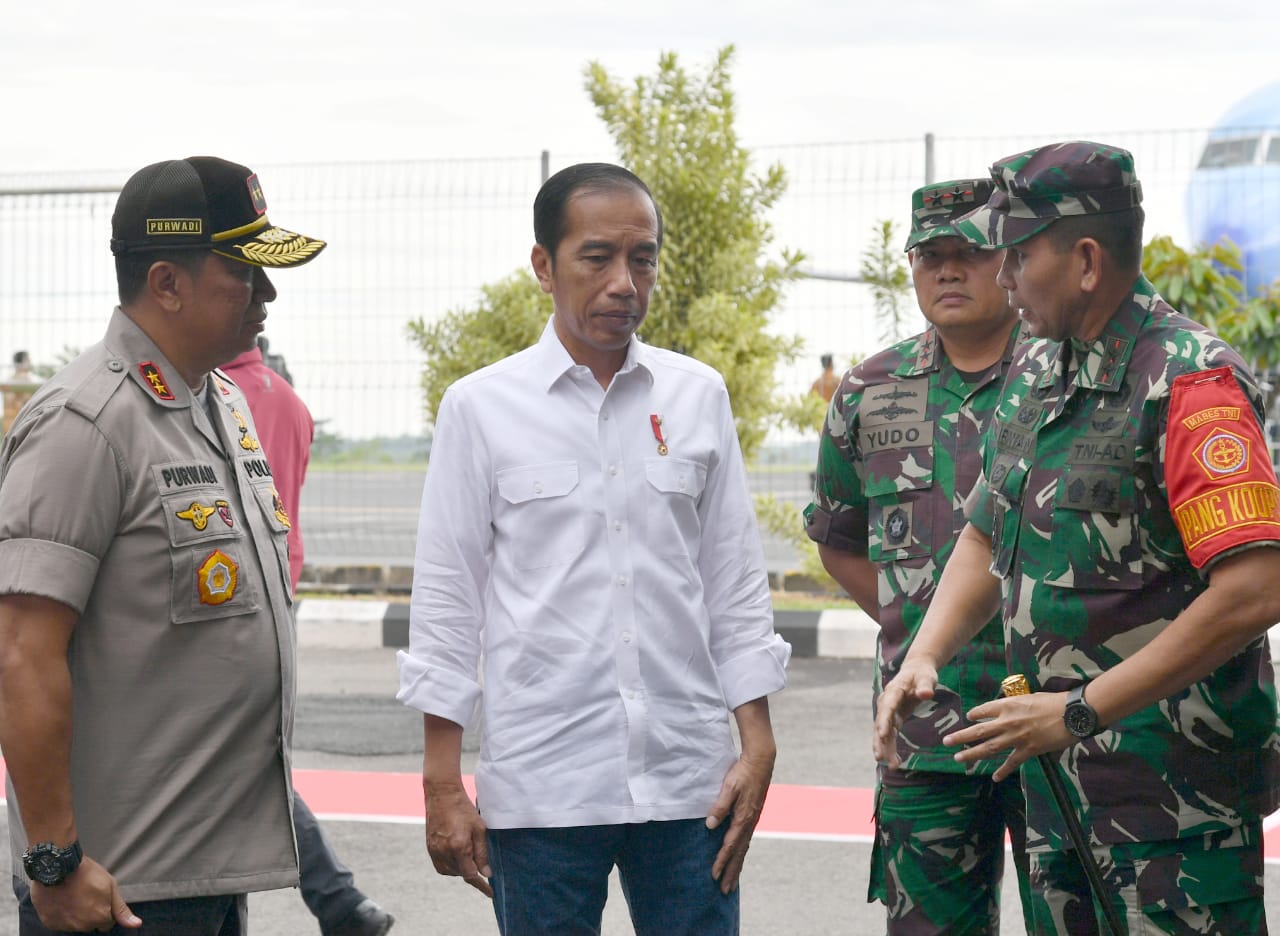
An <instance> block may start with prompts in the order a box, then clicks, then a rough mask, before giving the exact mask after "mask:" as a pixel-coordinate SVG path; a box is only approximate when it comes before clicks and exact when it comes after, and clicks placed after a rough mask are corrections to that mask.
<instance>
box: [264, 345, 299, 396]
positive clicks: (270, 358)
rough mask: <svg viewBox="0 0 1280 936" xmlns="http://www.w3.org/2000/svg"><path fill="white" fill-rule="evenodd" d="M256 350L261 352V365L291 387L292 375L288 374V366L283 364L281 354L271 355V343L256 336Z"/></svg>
mask: <svg viewBox="0 0 1280 936" xmlns="http://www.w3.org/2000/svg"><path fill="white" fill-rule="evenodd" d="M258 350H259V351H261V352H262V363H263V364H265V365H266V366H267V367H269V368H271V370H273V371H275V372H276V373H277V374H279V375H280V376H281V377H283V378H284V380H285V383H287V384H288V385H289V386H291V387H292V386H293V374H291V373H289V365H288V364H286V363H285V362H284V355H283V354H272V353H271V342H269V341H267V338H266V336H265V335H259V336H258Z"/></svg>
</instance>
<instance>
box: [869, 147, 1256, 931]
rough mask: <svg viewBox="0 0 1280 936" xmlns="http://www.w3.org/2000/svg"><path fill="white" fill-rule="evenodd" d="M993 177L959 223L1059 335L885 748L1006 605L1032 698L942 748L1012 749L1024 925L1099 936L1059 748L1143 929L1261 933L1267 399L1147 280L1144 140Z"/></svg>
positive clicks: (1110, 881) (1107, 870) (1221, 346)
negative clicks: (1051, 784)
mask: <svg viewBox="0 0 1280 936" xmlns="http://www.w3.org/2000/svg"><path fill="white" fill-rule="evenodd" d="M992 175H993V177H994V179H995V182H996V185H997V190H996V191H995V193H994V194H993V195H992V196H991V198H990V200H989V201H988V203H987V205H986V206H985V207H984V208H982V209H980V210H978V211H976V212H975V213H974V214H973V215H972V216H970V217H969V218H967V219H965V220H964V221H962V222H961V229H962V231H963V232H964V233H965V234H966V235H969V236H972V238H973V239H974V240H975V242H980V243H985V244H988V245H990V246H991V247H996V248H1001V247H1002V248H1006V250H1005V254H1004V260H1003V264H1002V266H1001V270H1000V280H999V281H1000V283H1001V285H1003V286H1004V287H1005V288H1007V289H1009V290H1010V291H1011V294H1012V296H1013V299H1014V301H1015V302H1017V304H1018V305H1019V306H1020V307H1022V317H1023V320H1024V323H1025V325H1024V327H1025V328H1026V329H1027V330H1028V331H1029V332H1030V334H1031V335H1033V336H1034V337H1035V338H1037V339H1043V340H1036V341H1029V342H1027V343H1025V344H1023V345H1022V346H1020V347H1019V348H1018V351H1017V353H1016V355H1015V358H1014V361H1013V364H1012V367H1011V368H1010V371H1009V375H1008V377H1007V380H1006V383H1005V388H1004V392H1003V394H1002V396H1001V399H1000V403H999V405H998V406H997V409H996V414H995V419H994V421H993V423H992V426H991V430H990V435H989V436H988V439H987V443H986V449H985V456H984V478H983V481H982V482H981V483H980V484H979V486H978V492H977V497H976V498H975V501H974V505H973V509H972V511H971V513H970V518H969V519H970V523H969V526H967V527H966V528H965V530H964V532H963V533H962V534H961V536H960V539H959V541H958V542H957V544H956V549H955V552H954V553H953V554H952V558H951V562H950V564H949V565H948V568H947V571H946V574H945V575H944V576H943V579H942V583H941V585H940V586H939V589H938V592H937V594H936V596H935V599H934V602H933V605H932V607H931V608H930V611H929V614H928V615H927V616H926V620H925V622H924V624H923V625H922V627H921V631H920V634H919V636H918V637H917V639H916V641H915V644H914V645H913V647H912V649H911V652H910V653H909V655H908V657H907V659H906V660H905V661H904V663H903V666H902V669H901V671H900V673H899V675H898V677H897V678H896V679H895V680H894V682H893V683H891V684H890V685H888V686H887V687H886V689H885V692H884V694H883V695H882V696H881V700H880V710H879V713H878V718H877V723H876V738H875V746H876V747H877V749H878V750H883V751H885V752H886V753H887V754H888V755H889V756H890V758H891V759H892V756H893V754H892V748H891V747H889V745H891V744H892V739H893V735H894V730H895V725H896V723H898V722H899V721H900V720H901V719H903V718H904V717H907V716H908V713H909V712H910V710H911V709H912V708H914V707H915V705H916V704H917V700H919V699H929V698H930V697H931V696H932V695H933V693H934V690H933V686H934V684H935V683H936V681H937V675H936V667H937V666H938V665H939V664H940V663H941V662H942V661H945V660H946V659H948V658H949V657H950V656H951V653H952V652H953V650H954V648H955V647H957V646H960V645H961V644H962V643H963V641H965V639H966V638H967V635H968V634H969V633H972V632H974V631H976V630H977V629H978V628H979V627H981V626H982V625H983V624H984V623H985V620H986V618H985V613H986V611H987V610H988V609H989V608H993V607H996V606H999V605H1002V606H1003V614H1004V625H1005V645H1006V648H1007V652H1008V658H1009V668H1010V671H1011V672H1015V673H1016V672H1022V673H1025V674H1026V676H1027V679H1028V681H1029V683H1030V686H1031V689H1032V690H1033V693H1032V694H1031V695H1025V696H1019V697H1017V698H1011V699H1003V700H998V701H994V702H989V703H987V704H985V705H980V706H978V707H977V708H975V709H973V710H972V711H970V712H969V718H970V719H971V720H972V721H973V722H974V724H972V725H971V726H969V727H966V728H964V729H963V730H960V731H956V732H954V733H952V734H950V735H949V736H948V737H947V742H948V743H949V744H953V745H957V746H958V745H967V747H966V748H965V749H963V750H961V751H960V753H958V754H957V759H958V760H960V761H962V762H963V763H973V762H975V761H976V760H979V759H984V758H995V759H997V760H1002V761H1003V763H1002V764H1001V766H1000V768H999V770H997V772H996V774H995V776H996V777H1003V776H1006V775H1010V774H1012V773H1013V772H1014V771H1015V770H1017V769H1019V767H1020V768H1021V772H1022V778H1023V784H1024V787H1025V789H1026V792H1027V827H1028V828H1027V836H1028V848H1029V850H1030V851H1031V852H1032V855H1031V858H1032V886H1033V890H1034V899H1033V912H1034V914H1035V920H1034V925H1033V927H1032V928H1033V931H1034V932H1036V933H1062V934H1068V933H1069V934H1072V936H1075V934H1081V933H1095V932H1098V922H1097V917H1096V908H1095V905H1094V904H1093V899H1092V898H1091V895H1090V891H1089V888H1088V885H1087V882H1086V880H1085V878H1084V876H1083V873H1082V868H1081V865H1080V863H1079V862H1078V861H1077V860H1076V856H1075V855H1074V854H1073V853H1072V852H1071V851H1070V849H1069V846H1068V844H1067V842H1066V838H1065V834H1064V825H1063V821H1062V818H1061V817H1060V816H1059V815H1058V813H1057V810H1056V807H1055V804H1054V802H1053V800H1052V799H1051V797H1050V794H1049V791H1048V788H1047V784H1046V782H1045V774H1044V772H1043V770H1042V765H1041V763H1040V762H1039V761H1038V760H1037V759H1036V757H1035V756H1036V755H1038V754H1041V753H1047V754H1049V755H1050V756H1049V757H1048V758H1047V759H1046V760H1047V761H1048V763H1049V764H1050V766H1051V767H1052V768H1053V769H1055V770H1057V771H1059V772H1060V773H1061V775H1062V777H1063V779H1064V780H1065V784H1066V787H1067V792H1068V798H1069V799H1070V800H1071V801H1072V803H1071V806H1072V809H1073V811H1074V812H1075V813H1076V814H1077V815H1078V816H1079V818H1080V820H1081V823H1082V825H1083V827H1084V830H1085V834H1086V835H1088V836H1089V840H1090V845H1091V851H1092V852H1093V856H1094V859H1095V860H1096V862H1097V863H1098V865H1099V866H1100V870H1101V873H1102V876H1103V878H1104V891H1105V892H1106V894H1105V899H1108V900H1109V901H1110V902H1111V905H1112V906H1113V907H1114V908H1115V910H1116V911H1117V912H1118V913H1119V914H1120V915H1121V916H1123V917H1124V918H1125V921H1126V923H1127V926H1128V929H1129V931H1130V932H1135V933H1139V932H1140V933H1152V932H1158V933H1179V934H1182V933H1224V934H1237V933H1249V934H1257V933H1265V932H1266V918H1265V912H1264V909H1263V903H1262V871H1263V868H1262V828H1261V818H1262V817H1263V816H1265V815H1266V814H1267V813H1269V812H1270V811H1272V810H1273V809H1274V808H1275V807H1276V798H1277V797H1276V792H1277V769H1276V768H1277V763H1278V760H1277V755H1278V753H1280V739H1278V738H1277V735H1276V700H1275V686H1274V677H1273V673H1272V668H1271V655H1270V648H1269V647H1268V643H1267V638H1266V631H1267V628H1268V626H1269V625H1271V624H1272V623H1274V622H1275V621H1276V620H1277V619H1280V589H1277V588H1276V587H1275V583H1276V581H1277V580H1278V579H1280V550H1277V549H1274V548H1263V547H1274V546H1277V545H1280V511H1278V510H1277V503H1278V501H1280V488H1277V484H1276V477H1275V473H1274V471H1273V469H1272V466H1271V463H1270V460H1269V458H1268V456H1267V448H1266V445H1265V442H1264V440H1263V435H1262V429H1261V421H1262V397H1261V394H1260V393H1259V391H1258V387H1257V385H1256V384H1255V382H1254V379H1253V377H1252V375H1251V374H1250V372H1249V369H1248V367H1246V365H1245V363H1244V362H1243V361H1242V360H1241V358H1240V357H1239V355H1237V354H1236V353H1235V351H1233V350H1232V349H1231V348H1230V347H1229V346H1228V345H1226V344H1225V343H1224V342H1223V341H1221V340H1220V339H1219V338H1217V337H1216V336H1215V335H1213V334H1212V333H1211V332H1209V331H1208V330H1207V329H1205V328H1204V327H1202V326H1200V325H1198V324H1196V323H1195V322H1192V321H1190V320H1189V319H1187V318H1185V317H1184V316H1182V315H1180V314H1178V313H1177V312H1175V311H1174V310H1173V309H1171V308H1170V307H1169V306H1168V304H1166V303H1165V302H1164V300H1162V299H1161V298H1160V297H1159V296H1158V295H1156V293H1155V291H1154V290H1153V289H1152V286H1151V284H1150V283H1149V282H1148V281H1147V280H1146V279H1145V278H1144V277H1143V276H1142V275H1141V272H1140V265H1141V255H1142V220H1143V215H1142V209H1141V207H1140V204H1139V203H1140V201H1141V188H1140V186H1139V183H1138V181H1137V179H1136V177H1135V174H1134V168H1133V159H1132V156H1131V155H1130V154H1129V153H1127V152H1126V151H1124V150H1121V149H1116V148H1114V147H1110V146H1103V145H1099V144H1094V143H1083V142H1075V143H1065V144H1059V145H1056V146H1047V147H1042V148H1039V149H1036V150H1031V151H1029V152H1026V153H1021V154H1018V155H1016V156H1012V157H1009V158H1007V159H1004V160H1001V161H1000V162H998V163H997V164H996V165H995V166H993V167H992ZM988 569H989V570H990V571H989V572H988ZM1086 690H1087V692H1086ZM979 720H981V721H979Z"/></svg>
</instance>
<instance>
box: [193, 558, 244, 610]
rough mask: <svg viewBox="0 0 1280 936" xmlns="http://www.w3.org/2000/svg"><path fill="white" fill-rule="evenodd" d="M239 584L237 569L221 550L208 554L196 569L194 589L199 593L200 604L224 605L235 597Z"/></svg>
mask: <svg viewBox="0 0 1280 936" xmlns="http://www.w3.org/2000/svg"><path fill="white" fill-rule="evenodd" d="M239 582H240V569H239V567H238V566H237V565H236V563H235V560H234V559H232V558H231V557H230V556H228V555H227V554H226V553H224V552H223V551H222V550H221V549H215V550H214V551H213V552H211V553H209V555H208V556H207V557H206V558H205V560H204V562H202V563H200V568H198V569H196V588H197V589H198V590H199V592H200V603H201V604H207V605H220V604H225V603H226V602H228V601H230V600H231V599H232V598H234V597H235V594H236V585H238V584H239Z"/></svg>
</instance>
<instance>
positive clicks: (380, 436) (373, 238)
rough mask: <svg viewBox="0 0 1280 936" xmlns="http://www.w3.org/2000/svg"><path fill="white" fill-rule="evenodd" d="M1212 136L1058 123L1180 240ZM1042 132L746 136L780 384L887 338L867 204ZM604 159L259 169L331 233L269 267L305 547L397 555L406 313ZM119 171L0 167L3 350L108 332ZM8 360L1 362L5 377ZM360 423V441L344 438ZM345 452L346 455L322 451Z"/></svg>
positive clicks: (62, 347) (469, 297) (323, 553)
mask: <svg viewBox="0 0 1280 936" xmlns="http://www.w3.org/2000/svg"><path fill="white" fill-rule="evenodd" d="M1207 135H1208V133H1207V131H1204V130H1181V131H1180V130H1169V131H1162V132H1140V133H1139V132H1094V133H1083V134H1064V135H1063V136H1064V138H1066V137H1068V136H1083V137H1085V138H1090V139H1101V140H1105V141H1106V142H1108V143H1113V144H1115V145H1119V146H1124V147H1126V148H1128V149H1130V150H1131V151H1132V152H1133V153H1134V156H1135V159H1136V162H1137V167H1138V172H1139V176H1140V177H1141V179H1142V182H1143V188H1144V193H1145V205H1146V208H1147V218H1148V221H1147V236H1148V237H1150V236H1153V235H1156V234H1170V235H1172V236H1173V237H1174V238H1175V239H1176V240H1178V242H1179V243H1183V244H1187V243H1188V240H1189V237H1190V235H1189V233H1188V227H1187V224H1186V222H1185V221H1184V216H1185V205H1186V201H1187V192H1188V186H1189V184H1191V183H1192V181H1193V177H1194V176H1195V175H1199V174H1198V173H1196V171H1195V170H1196V167H1197V164H1198V162H1199V161H1200V159H1201V154H1202V151H1203V150H1204V147H1205V141H1206V138H1207ZM1042 142H1044V138H1043V137H1035V138H1032V137H1022V136H1017V135H1012V134H1011V135H1009V136H1005V137H1000V138H937V139H935V138H934V137H933V136H932V135H926V136H923V137H918V138H914V139H898V140H881V141H869V142H854V143H829V144H807V145H799V144H797V145H785V146H760V147H756V148H755V149H754V151H753V152H754V158H755V160H756V162H757V164H758V165H759V166H760V167H763V166H765V165H768V164H771V163H780V164H781V165H782V166H783V167H784V169H785V170H786V172H787V177H788V189H787V193H786V195H785V196H784V198H783V199H782V200H781V202H780V203H779V204H778V205H777V206H776V208H775V209H774V211H773V214H772V217H771V221H772V223H773V227H774V233H775V237H774V243H773V248H772V249H781V248H782V247H787V248H794V249H799V250H801V251H803V252H804V254H805V257H806V259H805V262H804V264H803V266H804V269H805V270H806V272H807V273H808V274H809V276H807V278H805V279H804V280H802V281H800V282H797V283H795V284H793V285H792V286H791V287H790V288H789V290H788V292H787V294H786V296H785V298H784V301H783V302H782V304H781V306H780V308H779V309H778V310H777V313H776V315H775V318H774V322H773V326H772V327H773V328H775V329H777V330H778V331H779V332H782V333H787V334H795V335H800V336H802V337H803V338H804V339H805V342H806V351H805V353H804V355H803V356H802V358H801V359H800V360H798V361H796V362H794V363H792V364H790V365H787V366H785V367H783V368H782V369H781V370H780V371H779V373H778V374H777V378H778V381H779V386H780V388H781V390H783V391H784V392H788V393H801V392H804V391H805V390H806V389H807V388H808V386H809V384H810V382H811V381H812V380H813V378H814V377H815V376H816V375H817V373H818V371H819V369H820V368H819V364H818V357H819V355H820V354H822V353H824V352H833V353H834V354H835V357H836V362H837V367H838V368H839V367H840V366H842V364H843V363H845V362H847V361H848V360H849V359H850V358H852V357H854V356H860V355H864V354H867V353H870V352H872V351H874V350H875V349H876V348H877V347H879V346H880V345H881V344H883V339H884V336H883V334H882V332H881V329H880V327H879V325H878V323H877V321H876V317H875V310H874V307H873V304H872V301H871V297H870V294H869V290H868V289H867V288H866V287H865V286H863V285H862V284H861V283H860V282H859V281H858V275H857V274H858V270H859V267H860V258H861V254H862V252H863V251H864V250H865V249H867V248H868V247H869V246H870V244H871V242H872V239H873V233H874V228H875V226H876V224H877V222H879V221H880V220H882V219H892V220H894V221H896V222H897V223H898V226H899V232H900V234H901V236H902V237H903V238H904V239H905V224H906V221H907V217H908V212H909V206H910V201H909V199H910V193H911V191H912V189H914V188H916V187H917V186H919V185H922V184H924V183H925V182H927V181H937V180H943V179H949V178H956V177H962V176H974V175H984V174H985V172H986V167H987V166H989V165H990V164H991V162H993V161H994V160H995V159H997V158H999V157H1001V156H1004V155H1007V154H1010V153H1014V152H1018V151H1019V150H1022V149H1026V148H1028V147H1031V146H1034V145H1037V144H1038V143H1042ZM1263 143H1264V144H1265V140H1264V141H1263ZM1237 149H1240V147H1237ZM1271 149H1277V152H1276V153H1275V154H1274V155H1275V157H1276V158H1275V165H1274V167H1273V168H1274V170H1275V171H1274V173H1271V174H1266V173H1263V174H1261V175H1259V174H1255V175H1254V176H1253V177H1251V178H1249V177H1246V178H1244V179H1240V178H1237V177H1235V176H1232V180H1233V181H1232V184H1233V185H1235V186H1237V187H1240V188H1243V187H1250V188H1249V193H1250V199H1247V200H1248V201H1251V202H1252V203H1254V204H1256V205H1257V206H1258V207H1257V210H1259V211H1263V210H1265V208H1264V206H1265V205H1266V204H1267V202H1268V200H1269V201H1270V202H1280V148H1276V147H1271ZM1256 154H1261V156H1260V158H1259V160H1258V161H1259V162H1261V163H1265V162H1266V159H1267V158H1270V156H1271V155H1273V154H1271V153H1270V151H1269V149H1267V147H1266V146H1265V145H1263V147H1262V149H1255V150H1249V151H1248V153H1244V152H1243V151H1241V152H1236V151H1234V150H1233V151H1232V152H1231V153H1225V154H1220V155H1222V156H1223V158H1228V157H1229V160H1228V161H1231V160H1234V161H1235V162H1236V163H1240V162H1242V161H1243V160H1245V159H1246V158H1254V155H1256ZM610 158H612V157H611V156H610V155H609V154H603V153H594V154H593V153H584V154H572V155H561V154H559V153H555V152H554V151H552V152H551V153H550V155H548V154H545V153H543V154H531V155H530V156H529V157H528V158H510V159H454V160H430V161H413V162H385V163H322V164H306V165H278V166H256V167H254V168H255V169H256V170H257V171H258V174H259V177H260V178H261V179H262V181H263V185H264V188H265V190H266V194H267V198H268V202H269V204H270V216H271V218H272V220H273V221H275V222H276V223H278V224H282V225H284V226H285V227H288V228H290V229H292V230H298V231H302V232H305V233H307V234H312V235H315V236H318V237H322V238H324V239H326V240H328V241H329V244H330V246H329V249H328V250H327V251H326V252H325V254H324V255H323V256H322V257H321V258H320V259H319V260H318V261H317V262H315V263H313V264H310V265H308V266H306V267H303V268H301V269H298V270H286V271H281V272H279V273H275V274H272V276H273V279H274V281H275V283H276V286H277V288H278V290H279V298H278V299H277V301H276V302H275V303H273V304H272V306H271V308H270V318H269V320H268V323H267V331H266V334H267V336H268V338H269V340H270V345H271V351H272V352H274V353H278V354H281V355H283V356H284V358H285V360H286V362H287V364H288V369H289V371H290V372H291V374H292V376H293V378H294V380H295V386H296V388H297V390H298V391H299V393H300V394H301V395H302V397H303V399H305V400H306V401H307V403H308V405H309V406H310V408H311V410H312V412H313V414H314V415H315V417H316V419H317V422H318V423H319V431H320V433H321V444H320V446H318V447H317V450H316V452H315V455H314V456H313V457H314V467H313V471H312V474H311V477H310V479H309V481H308V485H307V489H306V491H305V492H304V499H303V515H304V517H305V520H304V524H305V528H306V529H307V533H308V535H307V547H308V558H309V559H312V560H314V561H317V562H330V561H377V562H393V561H394V562H407V561H408V560H409V558H410V557H411V555H412V545H413V529H414V526H415V525H416V520H417V513H416V511H417V500H418V495H419V491H420V486H421V479H422V463H421V457H422V455H423V453H424V452H425V451H426V436H427V430H426V425H427V420H426V414H425V413H424V412H423V404H422V394H421V391H420V387H419V375H420V370H421V365H422V361H421V358H420V354H419V352H418V351H417V349H416V348H415V347H414V346H413V345H412V344H411V343H410V342H409V341H408V339H407V337H406V328H405V326H406V323H407V322H408V321H410V320H411V319H415V318H418V317H423V318H426V319H427V320H428V321H430V320H432V319H434V318H435V317H437V316H439V315H441V314H443V313H444V312H446V311H448V310H452V309H458V308H463V307H467V306H468V305H471V304H473V303H474V302H475V300H476V298H477V296H478V292H479V288H480V287H481V286H482V285H483V284H485V283H488V282H491V281H493V280H496V279H499V278H501V277H503V276H506V275H508V274H509V273H511V272H512V271H514V270H516V269H517V268H521V267H526V266H527V265H528V260H529V250H530V247H531V246H532V241H533V235H532V217H531V216H532V204H533V197H534V194H535V193H536V191H537V189H538V186H539V184H540V183H541V180H542V179H543V178H544V176H545V174H546V173H548V172H554V171H556V170H557V169H559V168H561V167H562V166H565V165H569V164H571V163H573V162H578V161H581V160H584V159H610ZM128 174H129V172H128V171H115V172H94V173H81V174H77V175H66V174H57V175H52V174H38V173H30V174H25V175H22V176H7V177H4V176H0V366H2V365H3V364H5V363H7V362H8V360H9V356H10V354H11V353H12V352H15V351H18V350H26V351H27V352H29V353H30V355H31V357H32V359H33V360H34V362H35V363H36V365H37V367H40V366H44V367H52V366H56V365H57V364H58V363H60V362H61V361H62V360H64V359H65V358H66V356H68V355H70V354H72V353H73V352H74V351H76V350H78V349H81V348H84V347H86V346H88V345H90V344H92V343H93V342H95V341H97V340H98V339H99V338H100V337H101V334H102V331H103V328H104V326H105V322H106V320H107V317H108V314H109V312H110V309H111V307H112V306H113V305H114V304H115V282H114V270H113V266H112V262H111V254H110V251H109V249H108V240H109V238H110V218H111V211H112V209H113V206H114V204H115V198H116V192H117V191H118V189H119V186H120V185H121V184H123V182H124V180H125V178H126V177H127V176H128ZM1200 174H1202V173H1200ZM1223 178H1224V179H1225V178H1226V174H1224V175H1223ZM667 221H668V224H671V225H674V224H678V223H679V221H678V219H676V218H668V219H667ZM912 324H915V325H918V324H920V320H919V319H918V318H916V319H915V320H914V321H913V323H912ZM8 376H9V374H8V372H7V371H3V370H0V378H3V377H8ZM375 439H376V440H380V441H378V442H376V443H375V442H374V441H372V440H375ZM388 439H394V440H395V442H394V443H388V442H386V440H388ZM341 440H347V442H346V444H345V445H344V444H342V443H341ZM352 440H359V441H362V442H363V445H357V446H355V447H354V450H353V445H352ZM773 441H774V442H775V444H776V446H784V445H786V446H789V448H788V449H787V452H788V453H790V454H788V455H787V457H782V458H779V457H776V456H775V457H774V458H773V459H772V461H774V462H778V461H782V462H784V464H782V465H777V464H775V465H773V466H772V467H771V468H769V469H765V468H764V467H763V466H761V467H760V468H758V470H757V472H756V478H755V481H756V485H757V487H758V488H759V489H761V490H768V491H773V492H774V493H776V494H778V495H780V496H782V497H784V498H786V499H790V500H795V501H803V500H805V499H806V498H807V490H806V485H807V471H808V465H807V464H806V462H808V461H810V460H811V457H812V456H811V453H810V452H808V451H807V450H806V448H805V446H806V445H811V443H812V440H803V439H796V438H788V437H786V436H785V435H780V436H779V437H778V438H777V439H775V440H773ZM344 460H345V461H346V463H347V464H346V465H345V466H344V467H343V470H340V471H339V470H335V465H339V464H340V463H341V462H343V461H344ZM397 462H408V463H407V464H398V463H397ZM785 462H789V464H788V463H785ZM775 558H776V557H775Z"/></svg>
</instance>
